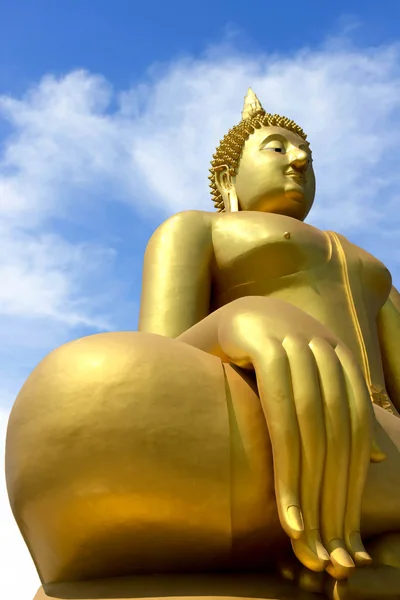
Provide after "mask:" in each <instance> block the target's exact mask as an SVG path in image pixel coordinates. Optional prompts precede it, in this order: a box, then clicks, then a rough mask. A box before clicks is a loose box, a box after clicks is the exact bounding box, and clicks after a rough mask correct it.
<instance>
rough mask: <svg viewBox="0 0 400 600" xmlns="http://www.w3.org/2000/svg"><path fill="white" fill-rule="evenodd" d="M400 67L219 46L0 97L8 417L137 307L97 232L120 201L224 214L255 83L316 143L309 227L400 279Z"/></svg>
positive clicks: (2, 331)
mask: <svg viewBox="0 0 400 600" xmlns="http://www.w3.org/2000/svg"><path fill="white" fill-rule="evenodd" d="M399 58H400V48H399V46H397V45H392V46H390V47H381V48H370V49H368V48H367V49H365V48H363V49H360V50H357V49H354V48H351V47H349V46H348V45H346V44H344V43H342V41H340V43H339V42H338V40H336V41H335V42H334V43H333V42H332V41H331V42H330V43H329V45H327V46H326V47H324V48H321V49H319V50H317V51H310V50H308V51H302V52H298V53H296V54H293V55H292V56H290V57H283V56H279V55H274V56H261V55H257V56H251V57H249V56H240V55H239V54H238V53H233V52H231V53H230V51H229V48H228V47H224V50H223V52H222V51H221V50H220V49H218V48H213V49H212V51H211V52H210V53H208V54H207V55H205V56H204V57H203V58H201V59H196V60H195V59H190V58H187V59H185V60H182V61H178V62H174V63H171V64H170V65H169V66H167V67H165V68H164V69H163V70H153V71H150V74H149V76H148V78H147V80H146V81H145V82H144V83H142V84H140V85H138V86H136V87H134V88H131V89H128V90H124V91H119V90H114V89H113V88H112V86H111V84H110V83H109V82H107V81H106V80H105V79H104V78H103V77H101V76H99V75H93V74H91V73H88V72H85V71H74V72H71V73H69V74H66V75H65V76H64V77H60V78H56V77H53V76H50V75H48V76H46V77H44V78H43V79H42V80H41V81H40V82H38V83H37V84H36V85H35V86H33V87H32V89H31V90H30V91H28V92H27V94H26V95H25V96H24V97H22V98H14V97H11V96H2V97H0V118H1V117H2V118H4V119H6V120H7V121H8V124H9V127H10V130H11V134H10V136H9V137H8V138H5V139H4V140H2V146H1V148H2V156H1V160H0V222H1V230H0V279H1V289H0V338H1V340H2V343H3V347H4V348H5V347H7V349H8V348H11V349H10V350H7V351H8V352H9V358H8V361H9V362H8V363H7V362H6V361H7V359H6V357H5V361H3V363H2V375H4V377H3V379H2V381H3V384H2V386H3V392H2V393H3V396H1V393H0V406H2V405H3V406H6V405H9V403H10V398H11V397H12V396H13V395H14V393H15V392H16V391H17V389H18V387H19V386H20V385H21V384H22V382H23V376H25V374H26V373H27V372H28V371H29V370H30V369H31V368H33V366H34V365H35V363H36V362H37V360H38V359H39V358H40V357H41V356H42V354H43V353H44V352H45V350H46V349H50V347H52V346H54V345H58V344H59V343H61V342H62V341H65V338H66V337H68V336H70V335H73V332H74V331H76V330H77V329H76V328H78V329H79V328H85V331H86V332H87V331H96V330H97V329H104V328H106V327H108V326H110V327H111V326H112V325H113V323H112V318H110V317H109V313H110V310H109V309H110V298H111V302H113V304H114V307H113V310H114V311H115V312H118V311H120V312H121V313H122V312H123V308H122V307H123V306H124V305H125V303H126V302H127V298H126V297H125V296H124V295H123V293H121V295H119V296H118V295H117V294H116V293H115V289H118V290H120V289H121V288H120V287H119V286H120V282H119V281H118V277H119V276H117V275H115V274H114V273H113V272H112V270H111V269H112V268H113V267H114V266H115V265H116V266H118V265H120V264H122V263H120V262H118V261H123V260H125V259H126V256H123V257H121V256H118V255H116V253H115V251H113V250H112V249H110V242H109V239H108V238H107V239H105V238H101V237H100V238H99V237H98V236H96V235H93V231H95V230H96V227H97V224H98V223H99V216H98V215H99V211H100V212H101V210H105V209H104V207H105V206H107V207H108V209H107V210H109V211H110V214H111V212H112V211H113V208H112V202H113V201H114V202H116V201H120V202H122V203H124V204H125V205H131V206H132V207H133V208H134V209H136V211H137V214H139V213H143V211H145V212H146V211H148V212H150V211H153V213H154V214H155V215H156V216H155V218H154V220H155V221H158V220H161V219H162V218H163V216H165V215H166V214H168V213H172V212H176V211H179V210H185V209H190V208H198V209H202V210H212V203H211V200H210V197H209V191H208V185H207V184H208V181H207V171H208V165H209V160H210V158H211V155H212V153H213V151H214V148H215V146H216V144H217V143H218V140H219V139H220V138H221V137H222V136H223V135H224V134H225V133H226V131H227V130H228V129H229V127H231V126H232V125H234V124H235V123H237V122H238V121H239V119H240V112H241V108H242V99H243V96H244V94H245V92H246V89H247V87H248V86H249V85H251V86H252V87H253V88H254V89H255V91H256V93H257V94H258V95H259V97H260V99H261V100H262V102H263V103H264V105H265V107H266V109H267V110H269V111H270V112H278V113H280V114H285V115H287V116H289V117H291V118H293V119H295V120H296V121H297V122H298V123H299V124H300V125H301V126H302V127H303V128H304V129H305V131H307V132H308V134H309V139H310V141H311V144H312V147H313V151H314V158H315V167H316V171H317V179H318V192H317V204H316V206H315V209H314V210H313V212H312V213H311V216H310V219H309V220H310V222H312V223H314V224H316V225H318V226H320V227H328V228H330V229H334V230H338V231H343V232H344V233H346V234H347V235H349V236H350V237H351V238H352V239H354V240H355V241H356V242H357V243H360V244H361V245H364V246H365V247H367V249H369V250H370V251H373V252H375V253H377V254H378V255H379V256H380V257H381V258H382V259H384V260H385V261H386V262H387V264H388V266H389V268H390V269H391V270H392V272H393V273H394V275H395V279H396V274H397V269H398V265H399V262H400V253H399V250H398V248H397V243H396V240H397V239H398V232H399V231H400V222H399V217H398V216H397V215H398V197H399V175H398V168H397V162H398V156H399V150H398V148H399V147H400V113H399V109H400V61H399ZM115 208H116V204H114V209H115ZM132 221H133V214H132ZM132 225H133V224H132ZM121 229H122V223H121ZM132 230H133V227H132ZM121 235H122V234H121ZM132 237H134V233H133V234H132ZM111 245H112V244H111ZM131 248H132V250H134V243H133V244H132V245H131ZM117 270H118V269H116V271H117ZM126 277H127V278H129V277H132V278H134V277H137V274H134V273H132V272H131V271H129V272H126ZM107 296H109V298H108V299H107ZM133 300H137V298H134V299H133ZM107 315H108V316H107ZM4 348H3V350H1V349H0V352H1V351H3V352H5V350H4ZM18 360H19V363H18ZM13 369H14V370H13ZM0 392H1V390H0ZM2 419H3V425H2V427H3V430H4V427H5V425H4V419H5V416H4V414H3V416H2ZM0 502H1V504H0V515H1V517H0V518H1V520H2V522H6V527H5V528H4V529H3V531H2V537H1V539H0V564H6V565H9V568H8V569H7V572H8V574H9V575H8V576H9V578H11V579H9V581H11V580H12V577H14V578H15V581H17V583H14V585H17V586H18V585H21V586H22V585H23V582H21V581H22V578H21V572H22V571H23V572H24V578H26V577H25V574H28V575H27V577H28V579H29V577H30V575H29V573H32V567H31V563H30V561H29V557H28V556H27V554H26V551H24V549H23V546H21V545H19V546H18V542H17V541H16V540H17V539H19V538H18V536H17V537H15V527H14V528H13V524H12V519H11V517H10V514H9V513H8V512H7V509H6V500H5V493H4V489H3V491H0ZM5 511H6V512H5ZM3 515H5V517H4V518H3ZM21 543H22V542H21ZM9 547H10V548H11V549H12V548H15V552H14V551H13V550H10V551H9V550H8V548H9ZM13 552H14V554H13ZM24 552H25V554H24ZM20 557H21V558H20ZM23 557H25V558H23ZM2 560H3V561H4V560H6V561H7V562H5V563H2V562H1V561H2ZM25 560H26V561H27V562H24V561H25ZM21 561H22V563H21ZM13 565H14V566H13ZM19 565H21V568H20V566H19ZM17 568H18V573H17V572H16V569H17ZM13 569H14V571H13ZM21 569H22V571H21ZM29 569H30V570H29ZM13 573H14V575H13ZM32 582H33V583H35V582H34V578H33V579H32ZM29 585H30V584H29ZM35 585H36V584H35ZM15 589H21V590H22V588H18V587H17V588H15ZM18 594H19V595H16V596H15V599H16V598H18V600H19V599H20V598H23V597H27V596H26V594H22V592H21V593H19V592H18ZM32 595H33V593H32ZM9 598H10V600H14V597H13V596H12V595H11V592H10V594H9Z"/></svg>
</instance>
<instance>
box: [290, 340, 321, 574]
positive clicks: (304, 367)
mask: <svg viewBox="0 0 400 600" xmlns="http://www.w3.org/2000/svg"><path fill="white" fill-rule="evenodd" d="M282 345H283V347H284V348H285V350H286V352H287V356H288V359H289V365H290V371H291V379H292V388H293V398H294V403H295V407H296V412H297V419H298V423H299V430H300V447H301V473H300V499H301V511H302V514H303V519H304V533H303V534H302V536H301V537H300V538H299V539H298V540H293V541H292V546H293V550H294V552H295V554H296V556H297V558H298V559H299V560H300V561H301V562H302V563H303V565H304V566H306V567H308V568H309V569H311V570H313V571H323V570H324V569H325V567H326V566H327V564H328V563H329V554H328V553H327V551H326V550H325V548H324V547H323V545H322V542H321V537H320V532H319V527H320V514H319V513H320V508H319V505H320V497H321V486H322V479H323V472H324V464H325V448H326V439H325V423H324V412H323V404H322V398H321V392H320V388H319V380H318V372H317V368H316V365H315V358H314V356H313V354H312V352H311V350H310V348H309V346H308V343H307V341H306V340H305V339H303V338H301V337H297V336H288V337H286V338H285V340H284V341H283V344H282Z"/></svg>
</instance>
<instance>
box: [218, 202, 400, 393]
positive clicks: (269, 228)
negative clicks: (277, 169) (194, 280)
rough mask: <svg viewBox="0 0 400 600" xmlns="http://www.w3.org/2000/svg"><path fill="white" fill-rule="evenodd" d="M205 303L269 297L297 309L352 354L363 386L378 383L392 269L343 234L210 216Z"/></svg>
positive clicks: (269, 217)
mask: <svg viewBox="0 0 400 600" xmlns="http://www.w3.org/2000/svg"><path fill="white" fill-rule="evenodd" d="M213 245H214V261H213V295H212V308H213V309H216V308H219V307H221V306H223V305H225V304H227V303H228V302H230V301H232V300H235V299H237V298H240V297H244V296H255V295H257V296H272V297H276V298H279V299H281V300H285V301H287V302H290V303H291V304H294V305H295V306H297V307H298V308H301V309H302V310H304V311H305V312H307V313H308V314H310V315H311V316H313V317H314V318H316V319H317V320H318V321H320V322H321V323H323V324H324V325H325V326H326V327H328V328H329V329H330V330H331V331H332V332H333V333H334V334H335V335H336V336H337V337H339V338H340V339H341V340H342V341H343V342H344V343H345V344H346V345H347V346H348V347H349V348H350V349H351V350H352V352H353V353H354V355H355V356H356V358H357V360H358V362H359V364H360V366H361V368H362V370H363V372H364V375H365V377H366V380H367V383H368V385H369V386H370V387H371V386H373V387H374V388H376V389H377V390H384V387H385V383H384V375H383V369H382V361H381V355H380V349H379V342H378V333H377V327H376V317H377V314H378V312H379V310H380V308H381V307H382V306H383V304H384V303H385V302H386V300H387V298H388V295H389V292H390V289H391V276H390V273H389V271H388V270H387V269H386V267H385V266H384V265H383V264H382V263H381V262H380V261H379V260H377V259H376V258H374V257H373V256H371V255H370V254H368V253H367V252H365V251H364V250H362V249H360V248H358V247H357V246H355V245H353V244H351V243H350V242H349V241H348V240H346V238H344V237H343V236H340V235H337V234H335V233H332V232H323V231H320V230H319V229H316V228H315V227H312V226H311V225H307V224H305V223H303V222H301V221H298V220H296V219H293V218H291V217H286V216H282V215H276V214H264V213H258V212H257V213H256V212H239V213H229V214H222V215H216V216H215V219H214V221H213Z"/></svg>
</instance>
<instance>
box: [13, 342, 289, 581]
mask: <svg viewBox="0 0 400 600" xmlns="http://www.w3.org/2000/svg"><path fill="white" fill-rule="evenodd" d="M6 471H7V483H8V490H9V495H10V501H11V505H12V508H13V511H14V515H15V517H16V520H17V522H18V524H19V526H20V529H21V531H22V533H23V535H24V537H25V540H26V542H27V544H28V546H29V548H30V551H31V554H32V556H33V558H34V560H35V563H36V565H37V568H38V570H39V572H40V575H41V578H42V581H43V582H45V583H49V582H57V581H76V580H79V579H88V578H94V579H96V578H107V577H112V576H123V575H127V574H133V573H138V572H161V571H164V572H168V571H187V570H190V571H195V570H207V569H208V570H210V569H215V568H224V567H229V566H231V565H232V563H233V564H238V563H240V560H241V558H240V557H241V556H242V557H243V555H244V554H246V553H247V554H248V553H249V552H250V550H254V552H253V553H252V554H251V556H255V557H256V558H257V557H258V556H261V553H262V560H261V561H259V562H262V563H263V564H265V563H266V562H267V558H268V552H269V551H270V555H271V554H273V552H271V544H274V543H275V542H276V540H277V538H279V537H280V539H282V537H284V536H283V534H282V533H281V530H280V527H279V525H278V521H277V517H276V513H275V501H274V494H273V477H272V463H271V457H270V449H269V445H268V438H267V434H266V427H265V422H264V419H263V418H262V413H261V409H260V407H259V401H258V398H257V396H256V394H255V393H254V391H252V390H251V388H250V387H249V386H248V385H247V384H246V383H245V382H244V380H243V379H242V378H241V377H240V376H239V375H238V374H237V373H236V372H234V371H233V370H232V369H230V368H227V375H225V371H224V368H223V366H222V364H221V362H220V360H219V359H218V358H216V357H213V356H210V355H208V354H206V353H204V352H202V351H200V350H198V349H195V348H193V347H191V346H188V345H186V344H183V343H181V342H178V341H176V340H172V339H169V338H164V337H160V336H155V335H150V334H143V333H115V334H101V335H95V336H90V337H88V338H83V339H81V340H77V341H75V342H71V343H69V344H66V345H65V346H62V347H61V348H59V349H57V350H55V351H54V352H52V353H51V354H50V355H49V356H47V357H46V358H45V359H44V360H43V361H42V363H40V365H39V366H38V367H37V368H36V369H35V370H34V371H33V373H32V374H31V376H30V377H29V379H28V380H27V382H26V383H25V385H24V387H23V388H22V390H21V392H20V394H19V396H18V398H17V400H16V403H15V405H14V408H13V410H12V414H11V417H10V423H9V429H8V437H7V452H6ZM232 550H233V552H232ZM258 552H259V553H260V555H259V554H258ZM243 562H244V566H245V565H246V561H243ZM256 562H257V561H256Z"/></svg>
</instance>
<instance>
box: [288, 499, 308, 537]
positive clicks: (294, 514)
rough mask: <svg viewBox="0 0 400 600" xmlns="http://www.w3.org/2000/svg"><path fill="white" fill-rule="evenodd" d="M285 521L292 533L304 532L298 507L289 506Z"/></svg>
mask: <svg viewBox="0 0 400 600" xmlns="http://www.w3.org/2000/svg"><path fill="white" fill-rule="evenodd" d="M287 520H288V523H289V526H290V527H291V528H292V529H293V530H294V531H304V521H303V515H302V514H301V510H300V508H299V507H298V506H294V505H292V506H289V508H288V509H287Z"/></svg>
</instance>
